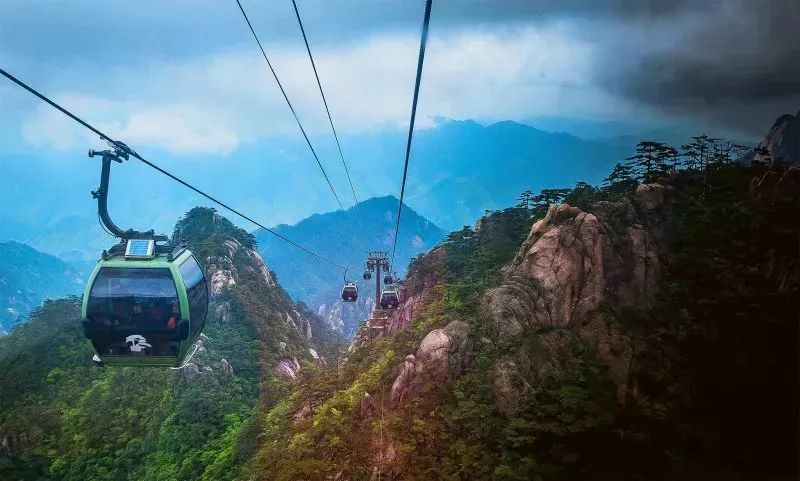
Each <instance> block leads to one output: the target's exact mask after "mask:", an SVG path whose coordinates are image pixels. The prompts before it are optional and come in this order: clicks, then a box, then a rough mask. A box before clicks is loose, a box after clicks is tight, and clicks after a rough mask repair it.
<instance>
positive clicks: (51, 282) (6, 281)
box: [0, 241, 84, 333]
mask: <svg viewBox="0 0 800 481" xmlns="http://www.w3.org/2000/svg"><path fill="white" fill-rule="evenodd" d="M83 285H84V276H83V275H82V274H81V273H80V271H79V270H78V269H76V268H75V267H73V266H72V265H70V264H67V263H66V262H64V261H62V260H61V259H59V258H57V257H54V256H51V255H49V254H44V253H42V252H39V251H37V250H36V249H34V248H32V247H30V246H27V245H25V244H21V243H19V242H13V241H12V242H0V309H2V311H0V333H2V332H8V331H10V330H11V327H12V326H13V324H14V323H15V322H17V321H19V320H20V318H22V317H24V316H26V315H27V314H28V313H29V312H30V311H31V310H33V309H34V308H36V307H38V306H39V305H40V304H41V303H42V301H43V300H44V299H46V298H57V297H63V296H65V295H69V294H79V293H80V292H81V291H82V290H83Z"/></svg>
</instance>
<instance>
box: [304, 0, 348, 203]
mask: <svg viewBox="0 0 800 481" xmlns="http://www.w3.org/2000/svg"><path fill="white" fill-rule="evenodd" d="M292 5H293V6H294V14H295V16H297V23H298V24H299V25H300V32H301V33H302V34H303V41H304V42H305V44H306V52H308V59H309V60H311V67H312V68H313V69H314V77H316V78H317V87H319V94H320V95H321V96H322V103H323V104H325V112H327V114H328V122H330V124H331V130H332V131H333V138H334V139H336V148H338V149H339V157H340V158H341V159H342V165H343V166H344V171H345V173H346V174H347V181H348V182H349V183H350V190H351V191H352V192H353V200H354V201H355V203H356V204H358V197H356V189H355V187H353V180H352V179H351V178H350V170H349V169H348V168H347V163H346V162H345V161H344V154H343V153H342V145H341V144H340V143H339V135H337V134H336V128H335V127H334V126H333V118H332V117H331V111H330V109H329V108H328V100H327V99H326V98H325V92H324V91H323V90H322V82H320V80H319V73H317V64H316V63H315V62H314V56H313V55H311V47H310V46H309V45H308V37H306V29H305V28H303V21H302V20H301V19H300V12H299V11H298V10H297V2H295V0H292Z"/></svg>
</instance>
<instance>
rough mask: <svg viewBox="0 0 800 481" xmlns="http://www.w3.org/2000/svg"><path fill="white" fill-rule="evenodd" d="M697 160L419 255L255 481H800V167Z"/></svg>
mask: <svg viewBox="0 0 800 481" xmlns="http://www.w3.org/2000/svg"><path fill="white" fill-rule="evenodd" d="M692 142H698V143H701V144H703V146H704V147H703V148H702V149H701V150H700V151H699V152H700V153H699V154H697V153H696V152H695V151H693V150H692V149H691V145H690V143H687V146H686V147H685V154H684V156H680V157H679V156H678V150H677V149H671V150H670V148H669V146H665V145H663V144H658V143H649V144H648V143H642V144H640V145H639V149H638V150H637V153H636V154H635V155H634V156H633V157H632V158H631V159H629V161H628V162H625V163H623V164H620V165H619V166H617V168H616V169H615V170H614V172H613V173H612V174H611V175H610V176H609V178H608V179H607V180H606V182H605V184H604V185H603V186H600V187H594V186H591V185H588V184H584V183H580V184H578V186H576V187H575V188H574V189H563V190H551V191H544V192H541V193H539V194H537V195H534V194H531V193H525V194H523V195H522V196H521V198H520V201H521V202H520V205H518V206H516V207H512V208H509V209H505V210H502V211H496V212H493V213H490V214H489V215H487V216H485V217H484V218H482V219H481V220H480V221H479V222H478V224H477V225H476V227H475V228H474V229H471V228H465V229H462V230H461V231H457V232H453V233H452V234H451V235H449V236H448V237H447V239H446V240H445V242H444V243H443V244H442V245H441V246H440V247H437V248H436V249H434V250H433V251H431V252H429V253H428V254H426V255H424V256H420V258H418V259H416V260H415V261H414V262H413V263H412V265H411V266H410V268H409V274H408V278H407V279H406V282H405V286H404V289H403V290H404V291H405V292H404V294H405V299H406V300H405V303H404V305H403V306H402V307H401V308H400V310H399V311H397V312H394V313H392V314H389V315H385V314H382V313H376V314H375V315H374V316H373V317H372V318H371V319H369V320H368V321H367V322H366V323H365V324H364V325H362V327H361V330H360V331H359V332H358V334H357V335H356V338H355V340H354V342H353V345H352V346H351V350H350V352H349V353H348V354H347V356H346V359H345V360H344V361H343V362H342V364H341V366H340V368H339V369H338V371H337V372H336V376H332V375H331V373H330V371H326V370H323V369H317V368H313V367H310V368H309V369H306V370H303V371H302V372H301V373H300V375H299V376H298V379H297V380H295V381H294V386H293V392H292V394H291V396H290V397H289V398H287V399H286V400H284V401H283V402H281V403H279V404H278V405H276V406H275V407H274V408H273V409H271V410H269V411H267V413H266V415H265V419H266V421H265V423H266V424H265V431H264V432H265V438H266V440H265V442H264V443H263V444H261V446H260V449H259V451H258V454H257V456H256V458H255V461H254V464H253V469H254V472H255V473H256V474H257V475H259V476H260V477H262V478H264V479H276V480H292V479H354V480H358V479H363V480H366V479H377V477H378V476H381V477H382V479H403V480H407V479H453V480H456V479H463V480H467V479H469V480H472V479H503V480H512V479H513V480H527V479H719V478H723V479H728V478H731V479H767V478H768V479H794V478H795V477H796V474H797V452H798V439H797V431H796V426H797V422H798V418H797V409H796V408H797V402H798V395H797V375H798V370H797V336H798V331H797V316H798V312H800V310H799V309H800V271H799V270H798V269H800V267H798V266H800V263H799V259H798V255H799V254H800V253H798V248H797V239H798V232H799V231H800V225H798V223H799V222H800V215H798V214H800V187H798V186H799V185H800V182H799V181H800V170H798V169H797V168H793V167H788V166H787V164H786V162H785V161H784V160H781V159H779V158H777V157H772V156H770V155H767V154H764V153H763V152H762V153H761V154H758V155H756V156H753V155H752V154H750V153H748V152H747V150H746V149H741V150H739V152H738V154H736V155H733V154H731V153H732V152H734V149H730V150H728V153H727V154H724V152H723V151H721V150H719V147H720V145H718V143H719V142H722V141H720V140H717V139H708V138H705V139H704V138H703V136H698V137H697V138H696V139H694V140H692ZM710 152H716V153H715V154H714V156H713V157H712V155H711V154H710ZM720 152H723V153H722V154H720ZM704 153H705V154H704ZM723 154H724V155H723ZM693 155H694V156H695V157H693Z"/></svg>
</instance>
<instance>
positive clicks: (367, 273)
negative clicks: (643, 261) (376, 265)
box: [361, 262, 372, 281]
mask: <svg viewBox="0 0 800 481" xmlns="http://www.w3.org/2000/svg"><path fill="white" fill-rule="evenodd" d="M370 271H371V266H370V263H369V262H367V267H365V268H364V275H363V276H361V277H363V278H364V280H365V281H368V280H370V279H372V272H370Z"/></svg>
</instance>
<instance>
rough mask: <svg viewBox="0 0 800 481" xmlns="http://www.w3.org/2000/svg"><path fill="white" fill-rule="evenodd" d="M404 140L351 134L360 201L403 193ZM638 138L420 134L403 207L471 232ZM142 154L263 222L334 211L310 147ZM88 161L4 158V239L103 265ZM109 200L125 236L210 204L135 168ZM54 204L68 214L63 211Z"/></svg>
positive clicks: (601, 167)
mask: <svg viewBox="0 0 800 481" xmlns="http://www.w3.org/2000/svg"><path fill="white" fill-rule="evenodd" d="M405 135H406V133H405V132H403V131H401V130H381V131H368V132H364V133H355V134H347V135H343V136H342V138H341V141H342V148H343V149H344V151H345V154H346V159H347V163H348V167H349V168H350V173H351V176H352V179H353V183H354V185H355V188H356V191H357V193H358V197H359V199H366V198H369V197H375V196H384V195H387V194H394V195H398V192H399V184H400V179H401V178H402V172H403V152H404V150H405V140H406V139H405ZM329 137H330V136H329V135H327V134H326V135H324V136H323V135H320V136H319V137H314V138H312V139H311V140H312V142H313V143H314V145H315V148H317V149H318V154H319V156H320V158H321V159H322V161H323V165H325V166H326V170H327V173H328V175H329V176H330V178H331V181H332V183H333V185H334V186H335V187H336V190H337V192H339V195H340V197H342V198H343V200H344V198H345V196H346V195H347V192H348V190H349V184H348V181H347V178H346V177H345V175H344V171H343V169H341V168H340V163H339V162H336V163H334V160H335V159H337V158H338V155H339V154H338V151H337V150H336V146H335V144H334V143H332V142H331V139H330V138H329ZM633 140H634V139H630V141H629V142H628V141H626V142H628V143H619V142H604V141H598V140H587V139H584V138H581V137H580V135H570V134H564V133H552V132H547V131H546V129H545V130H542V129H536V128H533V127H530V126H528V125H523V124H520V123H516V122H511V121H503V122H497V123H494V124H491V125H488V126H482V125H480V124H478V123H476V122H473V121H469V120H466V121H454V120H440V121H438V122H437V123H436V124H435V125H433V126H432V127H430V128H426V129H420V130H418V131H416V133H415V136H414V145H413V149H412V157H411V160H410V164H409V172H408V175H409V177H408V182H407V191H406V197H405V200H406V202H407V203H408V204H410V205H413V206H414V208H415V209H416V210H417V212H419V213H420V215H422V216H424V217H425V218H427V219H429V220H431V221H432V222H434V223H435V224H436V225H438V226H440V227H442V228H445V229H448V230H453V229H458V228H460V227H461V226H463V225H468V224H472V223H473V222H474V221H475V219H476V218H478V217H479V216H481V215H483V213H484V211H485V210H486V209H497V208H502V207H504V206H506V205H509V204H511V203H513V202H514V199H515V198H516V196H517V195H518V194H519V193H520V192H522V191H524V190H534V191H535V190H538V189H541V188H548V187H562V186H564V185H568V186H569V185H574V184H575V183H576V182H577V181H581V180H582V181H587V182H599V181H600V180H601V179H602V176H603V175H605V173H606V172H607V171H608V170H609V169H610V168H611V166H613V165H614V163H616V162H617V161H619V160H620V159H623V158H625V157H627V156H629V155H630V154H631V152H632V150H633V145H634V144H635V142H634V141H633ZM133 147H134V148H136V147H137V146H133ZM140 147H141V148H140V149H137V150H140V151H141V153H142V155H145V157H146V158H149V159H153V160H155V161H157V162H158V164H159V165H160V166H162V167H164V168H165V169H167V170H170V171H173V172H176V173H178V174H180V175H181V176H183V177H184V178H186V180H188V181H190V182H192V183H193V184H195V185H197V186H198V187H201V188H203V189H204V190H207V191H208V192H210V193H212V194H214V195H215V196H217V197H219V198H220V199H223V200H224V201H225V202H227V203H229V204H230V205H232V206H234V207H237V208H239V209H240V210H242V211H243V212H246V213H247V214H248V215H249V216H250V217H253V218H254V219H257V220H258V221H259V222H261V223H262V224H264V225H276V224H281V223H289V224H291V223H295V222H296V221H297V220H298V219H303V218H305V217H308V216H310V215H312V214H313V213H315V212H316V213H319V212H327V211H330V210H332V209H333V208H334V206H335V205H336V204H335V203H334V201H333V199H332V196H331V195H330V192H329V191H328V190H327V189H326V188H325V185H324V183H323V180H322V177H321V176H320V175H319V173H318V172H317V170H316V165H314V160H313V157H311V156H310V153H309V151H308V147H307V146H306V145H305V143H304V142H303V141H302V139H294V138H276V139H269V140H265V141H263V142H257V143H253V144H246V145H243V146H242V147H241V148H240V149H238V150H237V151H236V155H235V162H234V159H233V158H226V157H218V156H217V157H207V156H198V157H197V158H195V157H190V158H182V157H174V156H172V155H171V154H169V153H168V152H159V151H151V150H147V149H144V147H145V146H140ZM83 152H84V151H83V150H81V151H79V152H75V151H67V152H65V153H63V154H61V153H59V154H55V155H53V156H52V158H50V157H48V158H41V157H39V154H38V153H36V151H33V152H32V153H30V154H26V155H18V156H7V157H4V158H3V159H2V161H0V187H2V188H0V205H3V206H6V207H7V208H6V209H5V210H2V211H0V215H1V216H2V217H3V223H4V225H6V226H8V228H7V229H4V230H3V233H2V234H0V240H17V241H20V242H24V243H26V244H28V245H31V246H33V247H34V248H36V249H39V250H42V251H44V252H50V253H53V254H56V255H58V256H61V255H62V253H67V254H66V255H68V256H70V259H74V258H76V256H77V257H80V258H83V259H95V258H96V256H97V253H98V252H99V250H101V249H103V248H106V247H107V246H108V244H109V243H113V240H112V239H110V237H109V236H107V235H106V234H105V233H104V232H103V231H102V230H101V228H100V227H99V226H98V224H97V220H96V204H95V202H94V201H93V200H92V198H91V196H90V195H89V192H90V191H91V190H93V189H96V188H97V183H98V179H99V163H98V161H97V160H96V159H87V158H86V157H85V154H84V153H83ZM234 167H235V168H234ZM43 169H46V170H47V172H48V174H49V175H48V176H47V177H46V178H43V177H42V176H41V172H42V170H43ZM218 179H226V181H225V182H218V181H217V180H218ZM31 185H36V186H38V188H37V195H36V196H29V195H26V194H25V193H26V192H27V191H28V189H29V188H30V186H31ZM21 197H24V198H25V202H24V203H22V204H21V203H20V202H19V199H20V198H21ZM142 199H147V201H142ZM109 203H110V205H109V210H110V211H111V214H112V217H113V218H114V220H115V221H116V222H117V223H118V224H120V225H122V226H123V227H126V228H127V227H131V228H137V229H150V228H154V229H155V230H157V231H159V232H166V231H168V230H169V229H170V228H171V227H172V225H171V224H172V223H173V222H174V219H175V218H177V217H179V216H180V215H181V214H182V213H183V212H186V211H187V210H189V209H190V208H191V207H193V206H195V205H208V204H207V203H206V202H205V200H204V199H202V198H200V197H199V196H197V195H195V194H193V193H191V192H190V191H188V190H187V189H186V188H184V187H182V186H180V185H177V184H175V183H174V182H171V181H169V179H166V178H164V177H163V176H160V175H158V174H157V173H155V172H153V171H152V170H151V169H148V168H146V167H143V166H142V164H140V163H138V162H136V161H129V162H124V163H122V164H115V165H114V166H113V167H112V182H111V191H110V197H109ZM54 205H58V206H59V208H58V209H53V208H52V207H53V206H54ZM232 220H234V222H238V220H236V219H232ZM242 226H243V227H247V228H249V226H246V225H242ZM12 227H13V228H12Z"/></svg>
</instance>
